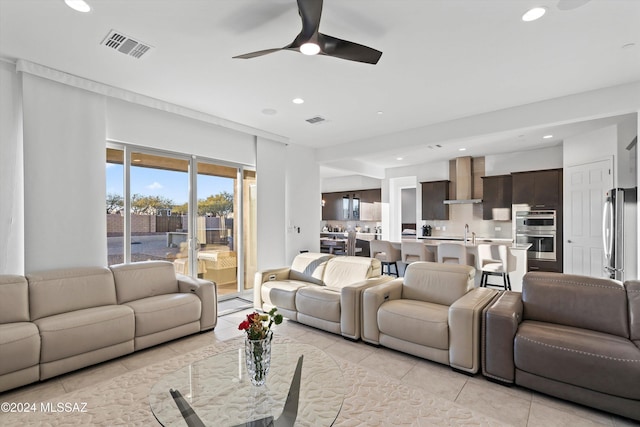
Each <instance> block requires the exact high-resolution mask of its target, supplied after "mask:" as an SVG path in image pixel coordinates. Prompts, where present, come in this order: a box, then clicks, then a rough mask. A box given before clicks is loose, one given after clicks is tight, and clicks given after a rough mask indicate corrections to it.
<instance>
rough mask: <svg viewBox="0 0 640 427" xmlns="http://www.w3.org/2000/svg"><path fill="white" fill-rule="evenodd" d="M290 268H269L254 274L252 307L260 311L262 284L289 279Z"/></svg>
mask: <svg viewBox="0 0 640 427" xmlns="http://www.w3.org/2000/svg"><path fill="white" fill-rule="evenodd" d="M290 271H291V268H290V267H281V268H271V269H268V270H262V271H258V272H256V274H255V276H254V279H253V307H254V308H255V309H257V310H262V305H263V303H264V301H262V293H261V288H262V284H263V283H265V282H269V281H271V280H287V279H288V278H289V272H290Z"/></svg>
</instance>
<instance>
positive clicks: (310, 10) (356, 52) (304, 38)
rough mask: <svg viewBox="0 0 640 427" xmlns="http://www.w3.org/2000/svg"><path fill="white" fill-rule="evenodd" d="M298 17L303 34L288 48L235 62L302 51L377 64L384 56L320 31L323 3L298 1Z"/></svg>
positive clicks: (377, 51)
mask: <svg viewBox="0 0 640 427" xmlns="http://www.w3.org/2000/svg"><path fill="white" fill-rule="evenodd" d="M298 13H299V14H300V18H301V19H302V31H300V34H298V35H297V36H296V38H295V40H293V42H291V44H289V45H287V46H285V47H277V48H274V49H266V50H259V51H257V52H251V53H245V54H244V55H238V56H234V58H242V59H249V58H256V57H258V56H262V55H267V54H269V53H274V52H278V51H281V50H293V51H299V52H301V53H303V54H305V55H316V54H319V55H326V56H333V57H336V58H341V59H346V60H349V61H357V62H364V63H367V64H377V63H378V60H379V59H380V57H381V56H382V52H380V51H379V50H376V49H373V48H370V47H367V46H363V45H361V44H358V43H353V42H350V41H347V40H342V39H339V38H337V37H332V36H328V35H326V34H322V33H321V32H320V31H318V27H319V26H320V17H321V15H322V0H298Z"/></svg>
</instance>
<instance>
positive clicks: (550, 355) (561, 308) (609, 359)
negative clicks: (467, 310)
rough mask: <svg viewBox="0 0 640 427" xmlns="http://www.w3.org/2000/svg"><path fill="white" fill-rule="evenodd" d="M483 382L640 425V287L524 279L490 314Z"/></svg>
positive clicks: (558, 277) (569, 278)
mask: <svg viewBox="0 0 640 427" xmlns="http://www.w3.org/2000/svg"><path fill="white" fill-rule="evenodd" d="M483 356H484V357H483V366H482V372H483V374H484V375H485V376H487V377H489V378H491V379H493V380H496V381H501V382H504V383H508V384H511V383H515V384H518V385H520V386H523V387H527V388H530V389H533V390H537V391H540V392H542V393H545V394H549V395H552V396H555V397H559V398H561V399H566V400H570V401H573V402H577V403H580V404H583V405H587V406H591V407H594V408H598V409H601V410H604V411H609V412H613V413H615V414H619V415H622V416H625V417H629V418H632V419H635V420H639V421H640V282H639V281H628V282H626V283H624V284H622V283H620V282H618V281H615V280H609V279H599V278H593V277H586V276H578V275H569V274H560V273H542V272H536V273H527V274H526V275H525V277H524V280H523V287H522V293H519V292H504V293H503V294H502V295H501V296H500V297H499V298H498V299H497V300H496V301H495V302H494V303H492V304H491V305H489V306H488V307H487V309H486V312H485V323H484V327H483Z"/></svg>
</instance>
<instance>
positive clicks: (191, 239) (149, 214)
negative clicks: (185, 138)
mask: <svg viewBox="0 0 640 427" xmlns="http://www.w3.org/2000/svg"><path fill="white" fill-rule="evenodd" d="M127 159H130V160H129V161H128V162H127ZM106 176H107V180H106V181H107V242H108V263H109V265H112V264H117V263H123V262H136V261H144V260H167V261H170V262H172V263H173V264H174V267H175V269H176V272H178V273H182V274H187V275H192V276H196V277H200V278H204V279H207V280H211V281H214V282H216V283H217V285H218V294H219V295H220V296H224V295H236V294H238V293H241V292H243V291H247V290H249V289H251V288H252V287H253V274H254V273H255V270H256V254H255V250H256V249H255V248H256V245H255V239H256V237H255V236H256V230H255V224H256V219H255V198H256V194H255V192H256V185H255V184H256V179H255V172H254V171H249V170H244V169H243V168H242V167H237V166H229V165H223V164H220V163H216V162H215V161H213V160H209V159H201V158H196V157H195V156H191V157H188V156H184V155H178V154H165V153H158V152H151V151H150V150H149V151H148V150H142V149H139V148H132V147H129V146H122V147H116V146H113V147H112V146H110V147H108V148H107V168H106ZM240 177H242V178H241V179H240V184H239V183H238V181H239V178H240ZM243 273H244V274H243ZM242 277H244V278H246V280H240V281H239V280H238V279H239V278H242ZM240 284H241V285H242V286H239V285H240Z"/></svg>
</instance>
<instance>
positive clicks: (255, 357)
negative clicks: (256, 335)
mask: <svg viewBox="0 0 640 427" xmlns="http://www.w3.org/2000/svg"><path fill="white" fill-rule="evenodd" d="M271 337H272V334H271V331H269V332H268V333H267V336H266V338H264V339H261V340H250V339H248V338H245V340H244V355H245V361H246V364H247V374H248V375H249V379H250V380H251V384H253V385H255V386H261V385H263V384H264V383H265V382H266V381H267V374H268V373H269V368H270V367H271Z"/></svg>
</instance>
